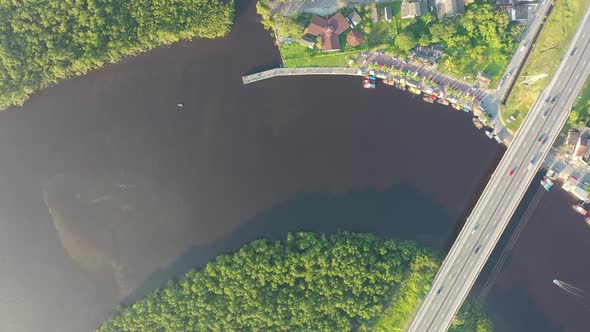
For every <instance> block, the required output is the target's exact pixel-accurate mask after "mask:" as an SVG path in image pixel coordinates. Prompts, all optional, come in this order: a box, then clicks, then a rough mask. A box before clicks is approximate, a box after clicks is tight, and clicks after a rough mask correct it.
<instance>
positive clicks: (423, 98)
mask: <svg viewBox="0 0 590 332" xmlns="http://www.w3.org/2000/svg"><path fill="white" fill-rule="evenodd" d="M422 100H424V101H425V102H427V103H431V104H432V103H434V100H432V98H430V97H422Z"/></svg>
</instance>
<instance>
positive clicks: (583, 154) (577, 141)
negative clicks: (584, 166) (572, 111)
mask: <svg viewBox="0 0 590 332" xmlns="http://www.w3.org/2000/svg"><path fill="white" fill-rule="evenodd" d="M589 138H590V128H585V129H583V130H581V131H580V130H577V129H572V130H570V131H569V132H568V134H567V142H566V143H567V146H568V147H570V149H571V148H572V147H573V152H572V159H573V160H576V161H583V162H586V163H588V162H589V161H590V148H589V146H588V145H589V142H590V140H589Z"/></svg>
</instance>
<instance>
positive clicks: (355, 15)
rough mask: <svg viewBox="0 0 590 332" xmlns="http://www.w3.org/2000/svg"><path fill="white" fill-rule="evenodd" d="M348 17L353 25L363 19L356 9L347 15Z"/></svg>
mask: <svg viewBox="0 0 590 332" xmlns="http://www.w3.org/2000/svg"><path fill="white" fill-rule="evenodd" d="M348 18H349V19H350V21H351V22H352V24H354V25H357V24H359V23H361V21H362V20H363V19H362V18H361V16H360V15H359V13H357V12H356V11H353V12H352V14H350V15H348Z"/></svg>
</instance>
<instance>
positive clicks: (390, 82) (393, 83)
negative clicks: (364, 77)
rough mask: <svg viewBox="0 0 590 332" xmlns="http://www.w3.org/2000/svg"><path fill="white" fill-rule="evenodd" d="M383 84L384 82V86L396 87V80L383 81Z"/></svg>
mask: <svg viewBox="0 0 590 332" xmlns="http://www.w3.org/2000/svg"><path fill="white" fill-rule="evenodd" d="M381 82H383V84H387V85H395V81H394V80H382V81H381Z"/></svg>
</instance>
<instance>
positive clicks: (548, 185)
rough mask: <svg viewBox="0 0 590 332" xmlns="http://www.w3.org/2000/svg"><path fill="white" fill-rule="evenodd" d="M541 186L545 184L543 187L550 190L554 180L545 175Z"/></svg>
mask: <svg viewBox="0 0 590 332" xmlns="http://www.w3.org/2000/svg"><path fill="white" fill-rule="evenodd" d="M541 186H543V189H545V190H547V191H549V189H551V187H553V180H551V179H550V178H548V177H545V178H544V179H543V180H541Z"/></svg>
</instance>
